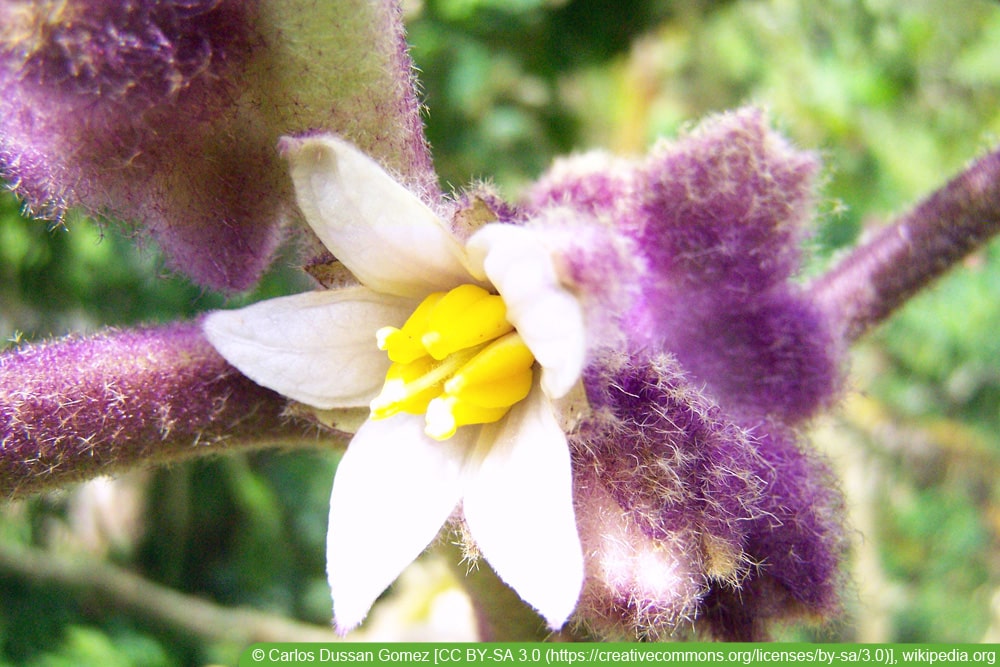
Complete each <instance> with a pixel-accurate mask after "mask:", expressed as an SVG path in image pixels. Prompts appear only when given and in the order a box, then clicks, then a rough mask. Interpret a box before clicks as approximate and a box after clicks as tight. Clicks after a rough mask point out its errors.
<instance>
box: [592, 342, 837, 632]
mask: <svg viewBox="0 0 1000 667" xmlns="http://www.w3.org/2000/svg"><path fill="white" fill-rule="evenodd" d="M584 384H585V386H586V389H587V395H588V398H589V400H590V403H591V408H592V409H593V412H592V415H591V416H590V417H589V418H588V419H587V420H585V422H584V423H583V424H582V425H581V426H580V428H579V429H578V431H577V432H576V434H575V435H574V436H573V438H572V443H573V446H574V458H575V462H576V464H577V470H578V478H579V479H578V480H577V484H576V494H577V497H576V505H577V517H578V521H579V523H580V526H581V540H582V541H583V542H584V547H585V549H584V550H585V553H586V554H588V562H587V571H588V582H587V585H586V587H585V593H584V598H583V600H582V601H581V606H580V608H579V610H578V615H579V618H580V619H581V621H583V622H584V623H586V624H588V625H589V626H590V627H591V628H592V629H594V630H596V631H598V632H601V633H602V634H603V635H606V636H635V635H638V636H649V637H654V638H655V637H656V636H659V635H661V634H666V633H669V632H671V631H672V630H674V629H675V628H676V627H677V625H678V623H679V622H680V621H696V622H697V625H698V626H699V627H704V629H705V631H706V632H709V633H710V634H712V635H713V636H718V637H720V638H723V639H743V640H750V639H760V638H763V637H764V636H765V634H766V628H767V624H768V623H769V622H770V621H773V620H776V619H781V620H791V619H799V618H802V617H812V616H829V615H830V614H831V613H832V612H834V611H835V610H836V607H837V595H836V584H837V583H838V581H839V570H838V566H839V562H840V559H841V557H842V554H843V550H844V542H843V534H842V530H841V528H840V526H841V515H842V513H841V508H840V500H839V496H838V494H837V493H836V492H835V491H834V490H833V488H834V487H833V485H832V484H830V478H829V473H828V472H827V471H826V469H825V467H824V466H823V465H822V463H820V462H818V460H816V459H815V458H814V457H812V456H810V455H809V454H807V453H805V452H804V451H803V450H801V449H800V448H799V446H798V445H797V443H796V442H795V439H794V437H793V436H792V435H791V434H790V433H789V432H786V431H785V430H784V429H783V428H782V427H781V426H780V425H771V426H769V427H768V428H763V427H757V428H754V429H750V428H745V427H741V426H740V425H739V424H737V423H734V422H732V421H729V420H728V419H727V418H726V416H725V414H724V413H723V412H722V410H721V409H720V408H719V407H718V406H717V405H716V404H715V403H714V402H713V401H712V400H711V399H710V398H708V397H706V396H705V395H704V394H703V393H701V391H700V390H699V389H698V388H697V386H696V385H693V384H692V383H691V382H690V380H689V379H688V378H687V377H685V375H684V374H683V372H682V371H681V369H680V367H679V366H678V364H677V362H676V361H675V360H674V359H673V358H671V357H670V356H667V355H657V356H653V357H647V356H646V355H644V354H642V353H633V354H630V355H623V354H620V353H609V354H608V355H606V356H605V357H604V358H603V359H600V360H598V361H597V362H596V363H595V364H594V365H592V366H591V367H590V368H588V371H587V374H586V377H585V380H584ZM640 563H641V564H642V566H641V567H639V564H640Z"/></svg>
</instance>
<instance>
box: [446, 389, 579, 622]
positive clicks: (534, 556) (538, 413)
mask: <svg viewBox="0 0 1000 667" xmlns="http://www.w3.org/2000/svg"><path fill="white" fill-rule="evenodd" d="M489 431H490V429H483V437H488V436H489ZM493 434H494V436H495V438H496V439H495V441H494V442H493V443H492V448H491V449H490V450H489V452H488V453H487V454H486V458H485V459H484V460H483V462H482V464H481V467H480V469H479V472H478V474H477V475H476V476H474V477H472V478H471V479H470V480H469V487H468V488H467V489H466V492H465V501H464V503H463V507H464V512H465V519H466V522H467V523H468V524H469V530H470V532H471V533H472V537H473V539H475V541H476V544H477V545H478V547H479V549H480V550H481V551H482V553H483V556H485V557H486V560H487V561H489V563H490V565H491V566H492V567H493V569H494V570H495V571H496V573H497V575H499V577H500V578H501V579H503V580H504V582H506V583H507V585H509V586H510V587H511V588H513V589H514V590H515V591H517V593H518V595H520V596H521V598H522V599H524V601H525V602H527V603H528V604H530V605H532V606H533V607H535V608H536V609H537V610H538V611H539V612H540V613H541V614H542V616H544V617H545V620H547V621H548V622H549V625H550V626H552V627H553V628H559V627H561V626H562V625H563V624H564V623H565V622H566V619H567V618H569V615H570V614H571V613H572V612H573V608H574V607H575V606H576V601H577V598H578V597H579V595H580V588H581V587H582V585H583V553H582V550H581V548H580V538H579V535H578V533H577V529H576V516H575V514H574V512H573V488H572V473H571V470H570V456H569V447H568V445H567V443H566V436H565V435H564V434H563V432H562V430H561V429H560V428H559V425H558V424H557V423H556V419H555V417H554V415H553V413H552V407H551V405H550V403H549V400H548V398H547V397H546V396H545V395H544V394H543V393H542V392H541V391H540V390H539V389H538V388H537V387H536V388H535V389H534V390H533V391H532V393H531V395H529V396H528V398H526V399H525V400H524V401H522V402H521V403H519V404H517V405H516V406H515V407H514V409H513V410H511V412H510V414H509V415H508V416H507V417H506V419H505V420H504V421H503V422H501V424H500V427H499V429H496V430H494V431H493ZM485 444H487V443H480V445H485Z"/></svg>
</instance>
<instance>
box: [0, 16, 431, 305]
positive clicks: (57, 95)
mask: <svg viewBox="0 0 1000 667" xmlns="http://www.w3.org/2000/svg"><path fill="white" fill-rule="evenodd" d="M317 12H318V14H317ZM410 69H411V68H410V61H409V59H408V56H407V54H406V50H405V44H404V43H403V40H402V28H401V23H400V16H399V7H398V4H397V3H394V2H389V1H388V0H387V1H386V2H377V3H369V2H361V1H360V0H358V1H356V2H343V3H329V4H328V5H323V6H322V8H320V9H317V6H316V5H314V4H313V3H308V2H305V1H304V0H303V1H302V2H300V1H297V0H296V1H290V2H282V3H278V2H268V1H265V0H256V1H249V2H242V1H240V0H184V1H183V2H181V1H171V2H151V1H150V0H128V1H126V2H109V1H108V0H69V1H67V2H60V3H51V2H37V3H27V2H19V1H17V0H0V91H2V93H3V94H2V95H0V176H2V177H3V178H4V179H5V180H6V181H8V184H9V185H10V187H11V188H12V189H13V190H14V191H15V192H17V193H18V194H19V195H20V196H21V197H22V198H23V199H24V201H25V203H26V205H27V206H28V208H29V210H31V212H32V213H34V214H36V215H40V216H43V217H48V218H51V219H55V220H59V219H61V217H62V215H63V214H64V212H65V211H66V210H67V209H68V208H71V207H80V208H82V209H83V210H84V211H85V212H87V213H89V214H91V215H96V216H106V217H110V218H117V219H120V220H122V221H124V222H126V223H130V224H136V225H138V226H140V227H141V228H143V229H145V230H147V231H148V232H149V233H150V235H151V236H152V237H153V239H154V240H155V241H156V242H157V243H159V244H160V246H162V248H163V250H164V251H165V253H166V255H167V258H168V261H169V262H170V263H171V264H172V266H173V267H174V268H177V269H179V270H181V271H183V272H185V273H187V274H188V275H190V276H191V277H192V278H194V279H195V280H196V281H198V282H199V283H201V284H203V285H206V286H209V287H214V288H219V289H225V290H242V289H245V288H248V287H251V286H252V285H253V283H254V282H255V281H256V280H257V278H258V277H259V276H260V274H261V273H262V272H263V270H264V269H265V268H267V266H268V265H269V263H270V261H271V257H272V254H273V252H274V251H275V249H276V248H277V246H278V244H279V243H280V241H281V240H282V234H283V231H282V230H283V227H285V225H286V223H287V222H288V221H290V220H293V219H295V218H296V217H297V212H296V209H295V205H294V198H293V195H292V192H291V185H290V183H289V179H288V176H287V173H286V172H287V169H286V165H285V164H284V163H283V161H281V160H280V158H279V157H278V155H277V151H276V145H277V142H278V138H279V137H280V136H282V135H284V134H294V133H301V132H304V131H309V130H314V129H318V128H322V129H324V130H327V131H334V132H340V133H341V134H343V135H345V136H346V137H348V138H355V139H356V141H357V142H358V143H359V145H361V146H363V147H364V148H365V149H366V150H368V151H369V152H370V153H371V154H373V155H375V156H376V157H378V158H380V159H381V160H383V161H384V163H385V164H386V166H388V167H389V168H391V169H393V170H394V171H396V172H397V173H399V174H401V176H403V177H404V178H406V179H407V180H408V181H409V182H411V183H412V184H413V185H414V187H416V188H417V189H418V190H421V191H423V192H431V193H433V192H436V183H435V180H434V175H433V171H432V169H431V167H430V159H429V155H428V152H427V150H426V145H425V142H424V139H423V134H422V127H421V124H420V119H419V105H418V103H417V100H416V97H415V94H414V88H413V81H412V74H411V71H410Z"/></svg>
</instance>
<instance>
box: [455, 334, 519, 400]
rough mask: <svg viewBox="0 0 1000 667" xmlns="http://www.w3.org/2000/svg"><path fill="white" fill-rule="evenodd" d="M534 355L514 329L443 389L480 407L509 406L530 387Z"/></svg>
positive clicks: (478, 356) (462, 369) (485, 350)
mask: <svg viewBox="0 0 1000 667" xmlns="http://www.w3.org/2000/svg"><path fill="white" fill-rule="evenodd" d="M534 363H535V357H533V356H532V354H531V350H529V349H528V346H527V345H525V344H524V341H523V340H522V339H521V336H520V335H519V334H518V333H517V332H513V333H509V334H507V335H506V336H504V337H503V338H500V339H498V340H495V341H493V342H492V343H490V344H489V345H487V346H486V347H485V348H484V349H483V350H482V351H481V352H479V353H478V354H477V355H476V356H474V357H473V358H472V359H470V360H469V362H468V363H466V364H465V365H464V366H462V367H461V368H460V369H459V370H458V372H457V373H455V374H454V375H453V376H452V377H451V378H450V379H449V380H448V381H447V382H445V384H444V391H445V393H446V394H448V395H449V396H455V397H457V398H460V399H461V400H463V401H466V402H470V403H475V404H476V405H481V406H483V407H497V408H500V407H508V408H509V407H510V406H512V405H514V404H515V403H517V402H518V401H520V400H522V399H524V397H525V396H527V395H528V392H529V391H530V390H531V380H532V372H531V367H532V365H533V364H534Z"/></svg>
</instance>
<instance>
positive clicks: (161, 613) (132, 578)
mask: <svg viewBox="0 0 1000 667" xmlns="http://www.w3.org/2000/svg"><path fill="white" fill-rule="evenodd" d="M0 571H2V572H6V573H11V574H14V575H16V576H18V577H22V578H24V579H27V580H28V581H30V582H32V583H34V584H46V585H56V586H59V587H61V588H64V589H69V590H71V591H73V592H74V593H75V594H76V595H78V596H79V597H81V598H96V599H98V600H100V601H102V602H104V603H106V604H108V605H110V606H111V607H113V608H115V609H118V610H122V611H126V612H129V613H134V614H136V615H139V616H142V617H144V618H146V619H148V620H150V621H152V622H155V623H157V624H159V625H162V626H163V627H166V628H168V629H170V630H174V631H177V632H181V633H184V634H186V635H191V636H197V637H201V638H203V639H206V640H208V641H229V642H234V643H237V644H242V645H244V646H248V645H250V644H253V643H255V642H332V641H337V640H338V639H339V637H338V636H337V634H336V633H335V632H334V631H333V630H332V629H331V628H326V627H322V626H318V625H311V624H308V623H303V622H300V621H295V620H292V619H289V618H286V617H284V616H277V615H275V614H267V613H264V612H260V611H255V610H253V609H248V608H227V607H222V606H220V605H217V604H214V603H212V602H208V601H206V600H203V599H200V598H197V597H193V596H191V595H184V594H182V593H178V592H177V591H174V590H171V589H169V588H166V587H164V586H161V585H159V584H156V583H153V582H151V581H149V580H147V579H144V578H142V577H140V576H138V575H136V574H134V573H132V572H129V571H127V570H124V569H122V568H120V567H116V566H114V565H110V564H108V563H105V562H102V561H99V560H96V559H92V558H80V557H77V558H74V559H72V560H71V559H69V558H68V557H65V556H55V555H53V554H52V553H50V552H48V551H45V550H43V549H38V548H33V547H25V546H15V545H12V544H9V543H6V542H3V541H0Z"/></svg>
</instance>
